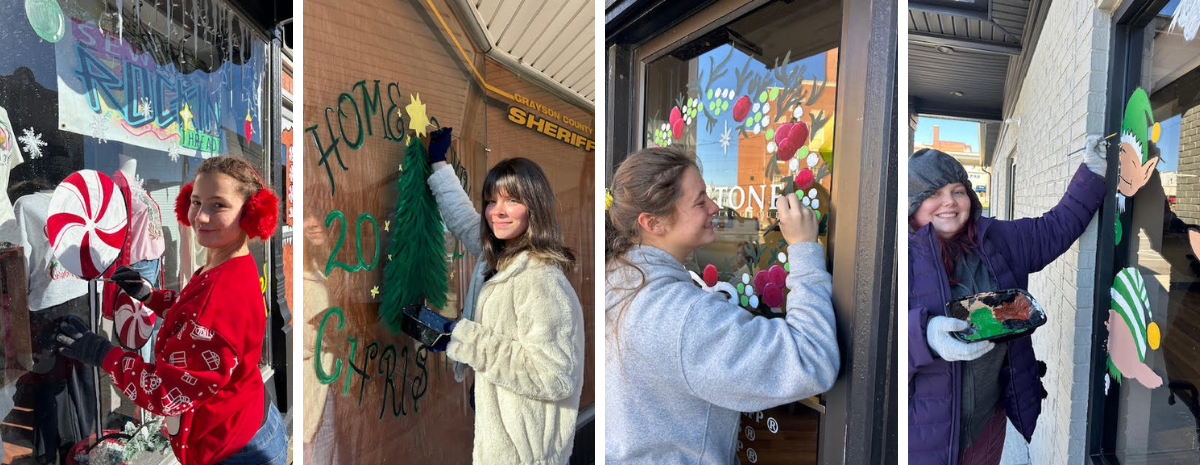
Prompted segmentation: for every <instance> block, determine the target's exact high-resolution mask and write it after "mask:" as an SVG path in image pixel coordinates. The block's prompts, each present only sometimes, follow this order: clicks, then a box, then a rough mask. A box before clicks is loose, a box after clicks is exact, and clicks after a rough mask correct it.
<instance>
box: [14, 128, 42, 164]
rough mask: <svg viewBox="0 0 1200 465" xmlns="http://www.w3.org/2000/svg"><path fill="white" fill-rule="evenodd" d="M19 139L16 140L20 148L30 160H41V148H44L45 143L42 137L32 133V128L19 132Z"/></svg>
mask: <svg viewBox="0 0 1200 465" xmlns="http://www.w3.org/2000/svg"><path fill="white" fill-rule="evenodd" d="M21 133H22V135H21V137H18V138H17V140H19V141H21V147H23V148H24V149H25V152H26V153H28V154H29V159H30V160H37V159H39V158H42V147H45V146H46V142H45V141H43V140H42V135H41V134H37V133H35V132H33V128H26V129H23V130H21Z"/></svg>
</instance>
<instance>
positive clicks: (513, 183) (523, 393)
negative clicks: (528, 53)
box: [429, 131, 584, 465]
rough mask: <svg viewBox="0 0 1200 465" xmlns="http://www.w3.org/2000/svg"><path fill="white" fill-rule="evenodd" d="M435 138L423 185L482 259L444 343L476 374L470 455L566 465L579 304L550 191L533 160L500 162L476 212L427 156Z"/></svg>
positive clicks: (577, 387) (449, 172) (579, 370)
mask: <svg viewBox="0 0 1200 465" xmlns="http://www.w3.org/2000/svg"><path fill="white" fill-rule="evenodd" d="M447 132H448V131H447ZM439 136H440V137H445V138H446V139H447V140H448V139H449V134H435V135H434V136H433V138H434V141H433V142H431V144H430V146H431V150H430V153H431V158H430V161H434V162H435V163H434V164H433V168H434V172H433V174H432V175H430V177H429V188H430V189H431V190H433V193H434V196H435V197H436V198H437V202H438V208H439V209H440V210H441V212H442V216H443V218H445V220H446V225H447V227H448V228H449V229H450V232H451V233H453V234H454V236H455V237H457V238H458V239H459V241H461V242H462V243H463V244H465V245H466V247H467V250H468V251H469V252H471V254H473V255H475V256H476V257H480V261H479V264H478V265H477V266H476V267H475V271H474V273H473V274H472V276H471V282H470V286H469V289H468V294H467V298H466V307H465V308H464V312H463V318H462V319H461V320H459V321H458V323H457V325H456V326H455V327H454V329H453V331H452V332H451V336H450V343H449V345H448V346H447V349H446V353H447V355H449V357H450V358H451V359H452V360H455V361H456V362H461V363H463V364H466V365H469V366H470V367H471V368H473V369H474V370H475V410H476V416H475V444H474V450H473V451H472V458H473V461H474V463H476V464H481V463H487V464H554V465H560V464H563V463H566V462H567V459H568V458H569V457H570V455H571V446H572V443H573V441H574V435H575V417H576V415H577V414H578V413H579V395H580V391H581V388H582V385H583V362H584V360H583V358H584V355H583V354H584V334H583V309H582V308H581V307H580V304H579V298H578V297H577V296H576V295H575V291H574V290H573V289H572V288H571V283H570V282H568V281H567V277H566V275H565V274H564V269H565V268H566V267H568V266H570V264H571V262H572V261H573V258H572V257H571V255H570V252H569V251H568V250H567V249H566V248H564V247H563V246H562V239H561V233H560V232H559V229H558V225H557V222H556V220H555V217H554V214H555V210H554V197H553V191H551V190H550V185H549V182H547V181H546V178H545V175H544V174H542V171H541V169H540V168H538V166H537V165H536V164H534V163H533V162H532V161H529V160H527V159H524V158H516V159H508V160H503V161H501V162H500V163H498V164H497V165H496V166H495V167H493V168H492V169H491V171H489V172H488V176H487V179H486V180H485V181H484V186H483V198H484V203H485V207H484V212H483V215H482V218H481V215H480V214H479V213H477V212H476V211H475V209H474V206H473V205H472V204H471V199H470V198H469V197H468V196H467V194H466V192H464V191H463V188H462V186H461V185H460V184H459V179H458V177H457V176H456V175H455V174H454V170H453V168H452V167H450V166H448V165H446V164H445V162H444V161H437V158H435V157H436V156H437V155H438V154H437V153H435V152H436V151H435V150H434V146H435V145H436V140H437V138H438V137H439ZM443 153H444V152H443ZM441 159H443V160H444V155H443V158H441ZM481 239H482V240H481ZM456 371H458V370H456Z"/></svg>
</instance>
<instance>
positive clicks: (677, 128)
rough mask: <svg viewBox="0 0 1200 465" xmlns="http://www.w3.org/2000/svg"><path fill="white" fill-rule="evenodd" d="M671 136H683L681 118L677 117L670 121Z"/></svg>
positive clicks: (678, 137)
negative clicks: (672, 121)
mask: <svg viewBox="0 0 1200 465" xmlns="http://www.w3.org/2000/svg"><path fill="white" fill-rule="evenodd" d="M671 137H674V138H676V139H680V138H682V137H683V120H681V119H677V120H675V122H674V123H671Z"/></svg>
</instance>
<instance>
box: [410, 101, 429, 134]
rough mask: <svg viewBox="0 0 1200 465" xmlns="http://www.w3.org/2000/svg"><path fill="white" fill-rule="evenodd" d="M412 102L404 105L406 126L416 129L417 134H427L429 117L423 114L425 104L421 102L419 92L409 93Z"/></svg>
mask: <svg viewBox="0 0 1200 465" xmlns="http://www.w3.org/2000/svg"><path fill="white" fill-rule="evenodd" d="M409 98H410V99H412V103H409V104H408V106H405V107H404V111H407V112H408V128H409V129H412V130H414V131H417V135H419V136H424V135H426V134H428V128H429V117H428V116H426V115H425V104H424V103H421V94H417V95H409Z"/></svg>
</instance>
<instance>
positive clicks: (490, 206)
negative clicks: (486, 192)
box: [483, 189, 529, 243]
mask: <svg viewBox="0 0 1200 465" xmlns="http://www.w3.org/2000/svg"><path fill="white" fill-rule="evenodd" d="M483 216H484V217H485V218H487V221H488V225H490V226H491V229H492V235H493V236H496V239H500V240H502V241H504V242H506V243H513V242H515V241H516V240H517V239H519V238H520V237H521V235H522V234H525V230H527V229H529V210H528V209H527V208H526V207H525V204H523V203H521V201H519V200H517V199H515V198H512V197H510V196H509V195H508V192H507V191H505V190H504V189H500V191H499V192H497V193H496V195H495V196H494V197H493V198H490V199H487V201H486V203H485V204H484V207H483Z"/></svg>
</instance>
